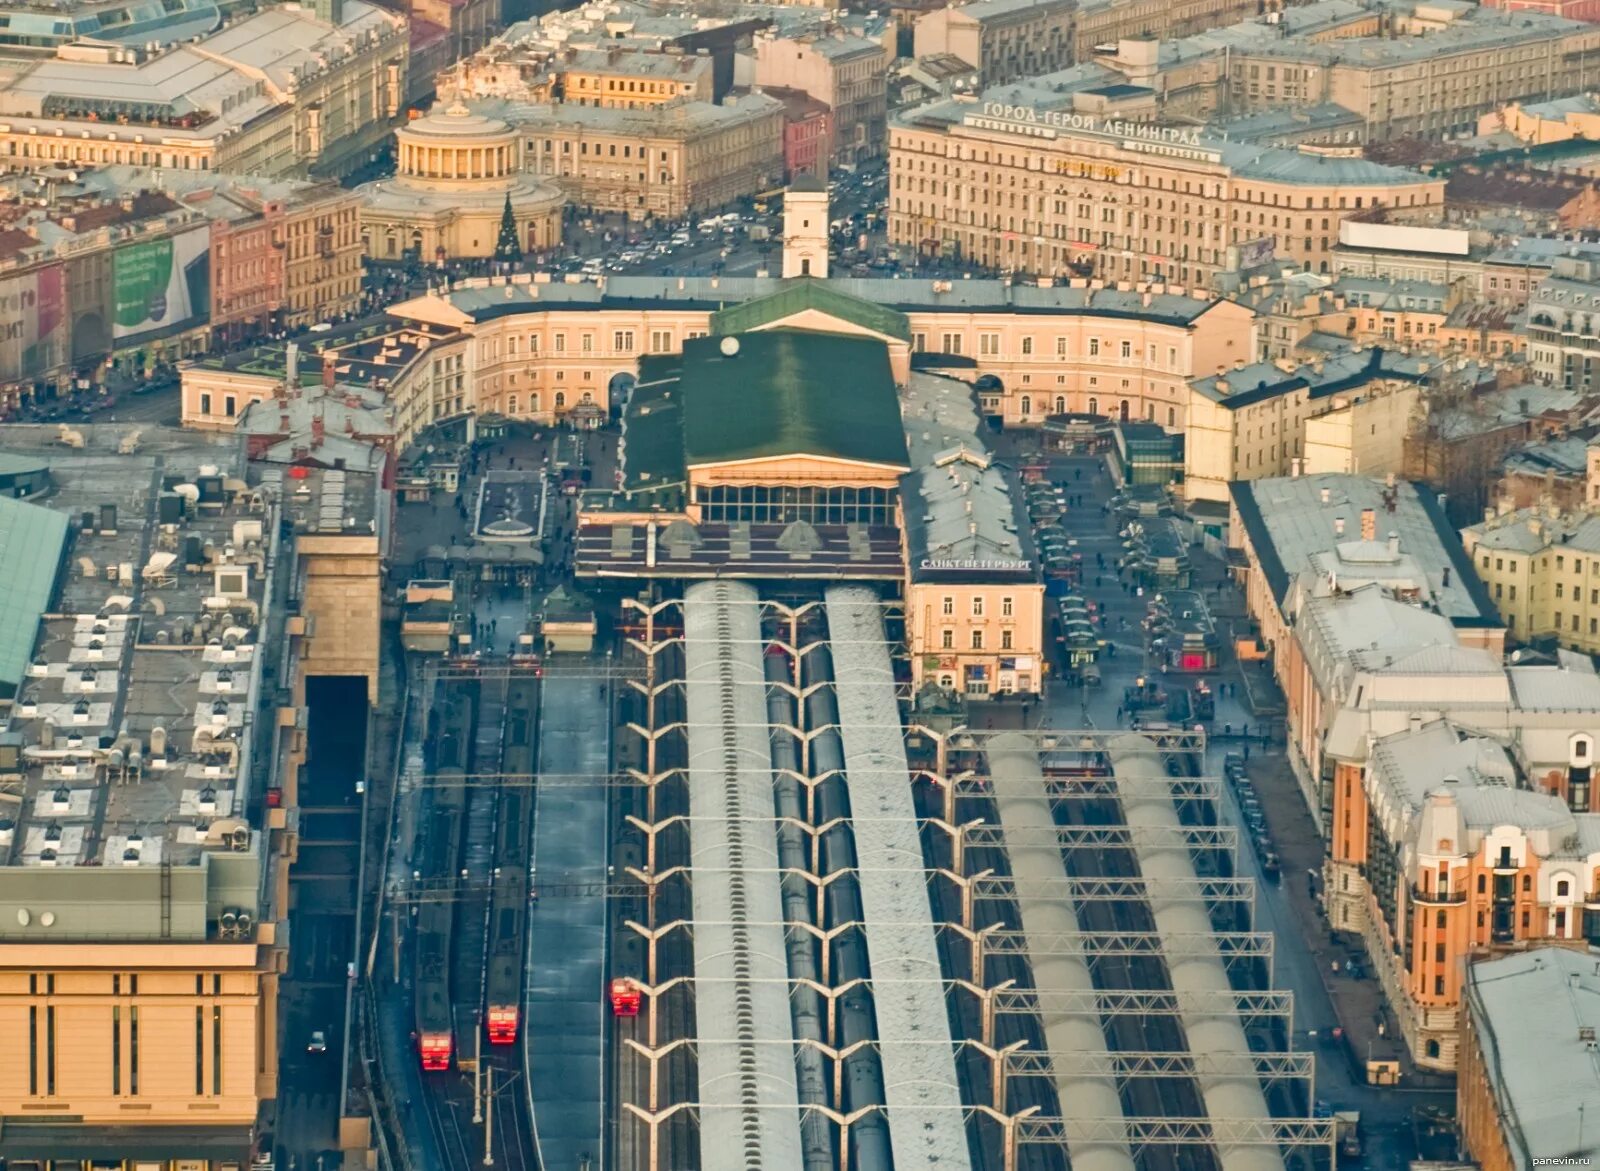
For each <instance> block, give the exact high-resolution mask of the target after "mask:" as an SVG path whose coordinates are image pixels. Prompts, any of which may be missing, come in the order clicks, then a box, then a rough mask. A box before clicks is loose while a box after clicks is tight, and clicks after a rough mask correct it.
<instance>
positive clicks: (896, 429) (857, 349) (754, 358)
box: [680, 331, 907, 470]
mask: <svg viewBox="0 0 1600 1171" xmlns="http://www.w3.org/2000/svg"><path fill="white" fill-rule="evenodd" d="M680 385H681V386H682V388H683V399H682V403H681V409H682V411H683V445H684V456H685V460H686V462H687V463H688V465H689V466H690V467H691V468H692V467H695V466H696V465H702V464H715V463H726V462H730V461H735V460H752V459H768V458H781V457H784V456H792V455H807V456H823V457H826V458H832V459H840V460H847V461H849V462H852V463H868V464H877V465H881V466H887V467H891V468H899V469H902V470H904V469H905V468H906V466H907V457H906V439H905V432H904V430H903V429H902V428H901V425H900V403H899V399H898V398H897V397H896V395H895V389H894V375H893V373H892V372H891V371H890V369H889V355H888V351H887V349H886V348H885V346H884V343H883V342H881V341H879V340H877V339H876V338H860V337H844V336H840V335H835V334H820V333H790V332H787V331H774V332H770V333H748V334H742V335H741V336H739V337H738V338H736V339H730V338H694V339H691V340H689V341H687V342H685V343H684V347H683V375H682V381H681V383H680Z"/></svg>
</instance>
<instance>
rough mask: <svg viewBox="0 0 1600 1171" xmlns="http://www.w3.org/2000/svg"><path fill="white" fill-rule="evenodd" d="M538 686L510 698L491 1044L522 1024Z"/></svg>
mask: <svg viewBox="0 0 1600 1171" xmlns="http://www.w3.org/2000/svg"><path fill="white" fill-rule="evenodd" d="M537 711H538V685H537V684H536V683H535V682H534V681H533V680H531V679H519V680H514V681H513V682H512V683H511V686H510V689H509V691H508V693H507V695H506V715H505V720H506V722H505V740H504V746H503V748H502V750H501V766H500V771H501V772H502V773H503V774H504V783H503V784H502V785H501V787H500V803H499V809H498V811H497V824H496V827H495V853H494V867H495V869H494V890H493V893H492V896H491V903H490V907H489V973H488V979H487V981H486V982H485V988H484V996H485V1000H486V1003H485V1004H484V1012H483V1019H484V1024H485V1026H486V1027H487V1029H488V1031H489V1044H491V1045H511V1044H514V1043H515V1042H516V1040H517V1029H518V1026H519V1024H520V1023H521V1019H522V972H523V968H524V966H525V964H526V954H525V949H526V938H527V925H528V851H529V849H530V846H531V843H532V838H533V816H532V815H533V788H532V781H533V771H534V738H535V727H536V723H535V718H536V713H537Z"/></svg>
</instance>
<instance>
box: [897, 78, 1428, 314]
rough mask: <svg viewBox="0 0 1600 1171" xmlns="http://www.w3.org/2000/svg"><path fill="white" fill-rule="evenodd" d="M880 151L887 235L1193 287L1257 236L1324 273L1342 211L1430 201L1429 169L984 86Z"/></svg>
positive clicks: (984, 259) (1026, 263) (1006, 267)
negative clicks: (1265, 143)
mask: <svg viewBox="0 0 1600 1171" xmlns="http://www.w3.org/2000/svg"><path fill="white" fill-rule="evenodd" d="M889 153H890V161H889V166H890V190H889V238H890V240H891V241H892V242H893V243H895V244H899V245H902V246H905V247H909V248H914V249H916V250H918V251H920V252H922V253H924V254H928V255H943V256H951V257H956V258H959V259H961V260H963V261H971V262H975V263H978V264H982V265H984V266H986V267H990V268H996V269H1000V270H1002V271H1011V272H1023V273H1030V274H1040V275H1046V276H1061V275H1065V274H1073V273H1080V274H1081V273H1086V272H1093V273H1094V274H1095V275H1096V276H1099V277H1101V278H1102V279H1105V280H1108V281H1109V280H1117V281H1133V280H1154V281H1166V282H1171V283H1175V284H1179V285H1183V286H1187V287H1191V288H1205V287H1206V286H1207V285H1208V283H1209V282H1210V281H1211V280H1212V279H1213V278H1214V277H1215V276H1216V275H1217V274H1218V273H1219V272H1222V271H1226V270H1228V269H1230V268H1232V267H1233V266H1234V264H1235V263H1236V261H1235V259H1234V258H1235V257H1236V256H1237V251H1236V250H1237V249H1239V248H1241V247H1248V246H1251V245H1252V244H1253V243H1255V242H1258V241H1263V240H1267V239H1273V240H1274V242H1275V243H1274V247H1275V253H1276V255H1277V257H1278V258H1280V259H1283V260H1288V261H1291V262H1293V263H1296V264H1299V265H1300V266H1302V267H1304V268H1308V269H1311V270H1312V271H1323V272H1326V271H1327V270H1328V266H1329V261H1330V258H1331V255H1332V249H1333V246H1334V245H1335V244H1336V243H1337V241H1338V235H1339V224H1340V222H1341V221H1342V220H1343V219H1344V218H1345V217H1346V216H1348V215H1351V214H1353V213H1356V212H1362V211H1370V210H1371V209H1372V208H1374V207H1387V208H1392V209H1396V210H1404V211H1405V212H1406V214H1408V215H1430V214H1438V213H1440V212H1442V209H1443V203H1444V183H1443V181H1442V180H1440V179H1431V178H1428V177H1426V176H1423V175H1421V174H1418V173H1416V172H1413V171H1407V170H1402V169H1400V168H1396V167H1385V166H1380V165H1378V164H1376V163H1371V162H1368V161H1366V160H1365V159H1360V158H1347V157H1336V156H1333V155H1329V154H1326V153H1322V152H1320V151H1319V150H1318V149H1317V148H1312V147H1305V148H1301V149H1300V150H1296V151H1291V150H1284V149H1281V148H1273V147H1258V146H1250V145H1246V144H1240V143H1230V142H1225V141H1220V140H1213V139H1211V138H1209V137H1207V136H1206V135H1205V134H1204V133H1203V132H1201V131H1199V130H1196V129H1193V128H1189V127H1175V126H1160V125H1155V124H1144V123H1137V122H1130V121H1127V120H1124V119H1119V118H1107V117H1104V116H1102V115H1099V114H1094V113H1074V112H1073V111H1072V110H1071V109H1070V108H1069V109H1061V108H1054V107H1051V108H1043V107H1036V106H1033V105H1014V104H1011V103H1009V102H1004V101H996V100H993V99H992V98H985V99H981V100H977V101H971V102H967V101H947V102H941V103H936V104H934V105H931V106H925V107H922V108H920V109H917V110H913V111H910V112H908V113H906V114H902V115H900V116H899V117H898V118H897V119H896V120H895V122H894V123H893V124H892V125H891V126H890V129H889Z"/></svg>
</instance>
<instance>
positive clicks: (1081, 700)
mask: <svg viewBox="0 0 1600 1171" xmlns="http://www.w3.org/2000/svg"><path fill="white" fill-rule="evenodd" d="M1023 442H1028V443H1031V442H1032V439H1031V437H1028V438H1026V439H1025V440H1023ZM1000 446H1001V447H1002V448H1003V449H1007V450H1010V449H1014V448H1016V447H1018V446H1019V443H1018V440H1017V439H1015V438H1014V437H1012V436H1005V437H1003V438H1002V439H1001V441H1000ZM1049 475H1050V477H1051V479H1052V480H1054V481H1056V482H1057V483H1059V484H1061V485H1062V487H1063V488H1064V490H1066V491H1067V492H1069V493H1071V494H1073V495H1081V496H1082V497H1083V502H1082V504H1080V505H1079V506H1078V507H1077V508H1072V509H1069V510H1068V512H1067V514H1066V515H1065V516H1064V517H1062V519H1061V522H1060V524H1061V527H1062V528H1063V529H1065V530H1066V532H1067V533H1068V535H1069V538H1071V539H1074V540H1076V542H1077V548H1078V550H1079V551H1080V552H1081V553H1082V555H1083V562H1084V567H1085V569H1084V575H1083V577H1084V582H1083V586H1082V588H1081V590H1080V592H1081V593H1082V594H1083V596H1085V597H1086V598H1087V599H1089V600H1090V601H1092V602H1094V603H1096V604H1097V605H1098V606H1099V607H1100V613H1101V614H1102V615H1103V618H1102V623H1103V625H1102V627H1101V630H1102V636H1103V637H1105V638H1106V639H1108V640H1109V641H1110V642H1112V643H1113V644H1114V645H1115V647H1116V654H1115V657H1112V656H1110V655H1108V654H1102V655H1101V657H1100V659H1099V666H1100V668H1101V672H1102V677H1103V680H1104V682H1103V683H1102V685H1101V686H1099V687H1080V686H1072V685H1068V684H1066V683H1064V682H1051V683H1050V684H1048V686H1047V694H1046V699H1045V702H1044V704H1043V705H1042V708H1041V709H1040V711H1039V712H1038V713H1036V716H1035V718H1037V719H1038V720H1039V721H1040V722H1044V723H1047V724H1049V725H1051V726H1054V727H1059V728H1073V727H1084V726H1088V727H1095V728H1109V727H1114V726H1117V725H1118V724H1122V725H1126V724H1127V723H1128V717H1127V715H1126V713H1124V712H1121V711H1120V707H1121V702H1122V696H1123V688H1124V687H1127V686H1130V685H1132V684H1133V682H1134V680H1135V679H1137V678H1138V677H1140V676H1141V675H1146V676H1148V675H1149V674H1150V673H1151V672H1152V671H1154V673H1155V675H1157V676H1160V672H1159V669H1158V668H1156V667H1155V666H1154V664H1153V663H1152V662H1151V661H1150V660H1149V659H1148V658H1147V656H1146V652H1145V647H1144V632H1143V630H1142V629H1141V628H1140V621H1141V620H1142V619H1143V618H1144V616H1145V614H1146V607H1147V605H1148V602H1149V600H1150V598H1149V594H1148V591H1146V593H1145V595H1144V596H1140V595H1139V594H1138V593H1136V592H1135V593H1130V592H1129V591H1128V590H1127V589H1126V588H1125V587H1124V585H1123V583H1122V580H1121V579H1120V578H1119V576H1118V573H1117V570H1116V567H1115V566H1116V560H1117V558H1118V557H1119V556H1120V555H1121V553H1122V541H1121V538H1119V537H1118V536H1117V535H1116V532H1115V525H1116V523H1117V522H1116V518H1115V517H1114V516H1112V515H1108V514H1107V513H1106V512H1104V511H1102V507H1103V506H1104V505H1106V504H1107V503H1108V502H1109V501H1110V499H1111V498H1112V496H1113V494H1114V489H1113V484H1112V481H1111V477H1110V474H1109V472H1108V471H1107V468H1106V462H1105V460H1104V459H1102V458H1101V457H1098V456H1072V457H1063V458H1056V459H1053V460H1051V461H1050V472H1049ZM1188 552H1189V556H1190V559H1191V563H1192V565H1193V583H1194V588H1196V589H1199V590H1202V591H1203V592H1204V593H1205V596H1206V599H1207V602H1208V604H1209V605H1210V607H1211V610H1212V615H1213V617H1214V618H1216V619H1217V626H1218V629H1219V631H1226V630H1228V629H1229V628H1230V625H1232V624H1233V623H1237V625H1238V627H1239V628H1240V629H1241V630H1242V629H1243V628H1244V626H1245V623H1244V617H1243V615H1244V606H1243V599H1242V596H1241V595H1240V593H1239V591H1238V590H1237V589H1236V588H1234V586H1233V585H1232V584H1230V583H1228V582H1227V579H1226V576H1225V574H1224V571H1223V568H1222V565H1221V563H1220V562H1218V561H1217V560H1216V559H1215V558H1213V557H1211V556H1209V555H1208V554H1207V553H1206V552H1205V551H1204V550H1203V549H1201V548H1200V547H1198V546H1191V547H1190V549H1189V550H1188ZM1097 555H1098V556H1099V557H1100V558H1103V559H1104V566H1103V567H1101V566H1099V565H1098V564H1097ZM1097 576H1098V577H1099V579H1100V584H1099V585H1096V577H1097ZM1230 620H1231V621H1230ZM1161 678H1162V681H1163V683H1164V684H1166V685H1167V686H1169V687H1170V686H1174V685H1176V684H1177V681H1178V680H1180V679H1183V680H1185V681H1190V678H1191V677H1185V676H1172V677H1170V678H1168V677H1164V676H1163V677H1161ZM1204 678H1205V679H1207V681H1208V682H1209V683H1210V684H1211V688H1212V691H1213V693H1214V695H1215V696H1216V708H1217V710H1216V717H1215V719H1214V720H1213V721H1212V723H1211V725H1210V728H1211V731H1212V736H1211V738H1210V739H1209V741H1208V747H1207V753H1206V768H1205V771H1206V773H1207V774H1208V775H1213V776H1220V775H1221V774H1222V772H1223V758H1224V756H1225V755H1227V754H1228V753H1230V752H1239V751H1241V745H1240V743H1239V741H1238V739H1237V737H1234V738H1229V737H1227V736H1218V735H1217V734H1216V733H1218V732H1220V731H1221V730H1222V729H1223V728H1224V727H1225V726H1227V725H1231V726H1232V728H1233V729H1234V730H1235V731H1237V730H1239V729H1242V728H1243V727H1245V726H1246V725H1249V726H1250V734H1251V737H1252V738H1255V737H1258V736H1259V735H1260V733H1259V732H1258V731H1257V730H1256V729H1257V727H1259V726H1260V723H1259V718H1258V716H1257V714H1256V712H1255V711H1254V710H1253V709H1252V708H1251V707H1249V706H1248V697H1249V687H1248V686H1246V685H1245V679H1244V675H1243V673H1242V672H1241V670H1240V666H1239V663H1238V662H1237V660H1236V659H1235V657H1234V655H1233V653H1232V647H1231V646H1227V647H1225V649H1224V653H1223V658H1222V661H1221V663H1220V666H1219V669H1218V670H1216V671H1212V672H1206V673H1205V675H1204ZM1257 679H1258V676H1257V675H1255V674H1252V676H1251V680H1252V681H1256V680H1257ZM1224 684H1227V685H1228V687H1227V689H1226V694H1224V688H1223V686H1222V685H1224ZM1257 686H1258V687H1259V683H1257ZM1272 698H1273V699H1274V700H1275V699H1276V697H1275V696H1274V697H1272ZM1251 751H1252V755H1251V758H1250V766H1251V774H1252V776H1253V777H1254V778H1255V779H1256V784H1257V789H1258V791H1260V792H1262V793H1263V794H1265V793H1267V792H1269V791H1273V792H1275V793H1276V794H1277V797H1278V800H1279V801H1280V802H1281V803H1283V804H1287V803H1288V802H1289V801H1290V800H1294V801H1299V800H1300V798H1299V789H1298V786H1297V785H1296V784H1295V782H1294V779H1293V777H1292V776H1291V775H1290V773H1289V769H1288V764H1287V762H1286V761H1285V759H1284V757H1283V755H1282V753H1283V745H1282V734H1281V727H1280V729H1279V730H1277V731H1274V733H1273V735H1272V740H1271V744H1270V745H1269V747H1268V748H1267V749H1266V750H1265V751H1263V750H1262V749H1261V746H1260V741H1259V740H1256V741H1255V745H1254V747H1253V749H1252V750H1251ZM1223 792H1224V797H1223V805H1222V814H1223V817H1224V819H1225V821H1226V823H1228V824H1231V825H1233V826H1235V827H1237V828H1238V829H1239V843H1240V844H1239V850H1238V854H1237V858H1238V866H1239V873H1240V874H1241V875H1244V876H1247V877H1251V878H1254V879H1255V880H1256V884H1257V885H1256V908H1257V924H1258V928H1257V929H1258V930H1263V931H1271V932H1272V933H1273V934H1274V936H1275V937H1276V951H1275V955H1274V959H1273V973H1274V977H1273V982H1274V985H1275V986H1276V987H1278V988H1280V989H1284V990H1287V991H1290V992H1292V993H1293V994H1294V1003H1295V1018H1294V1020H1295V1024H1294V1027H1295V1037H1296V1041H1295V1045H1296V1047H1297V1048H1307V1049H1312V1050H1314V1051H1315V1052H1316V1053H1317V1058H1318V1060H1317V1080H1316V1085H1317V1094H1318V1097H1319V1098H1320V1099H1321V1100H1322V1101H1324V1102H1326V1103H1327V1104H1328V1105H1329V1106H1330V1107H1331V1108H1333V1109H1355V1110H1360V1111H1361V1112H1362V1118H1363V1128H1364V1130H1366V1132H1367V1133H1368V1135H1369V1136H1370V1137H1371V1138H1372V1140H1373V1141H1372V1144H1371V1145H1372V1150H1373V1151H1374V1154H1373V1156H1372V1157H1371V1158H1369V1160H1368V1165H1369V1166H1371V1167H1373V1168H1381V1169H1385V1171H1393V1169H1395V1168H1399V1167H1402V1166H1404V1165H1405V1164H1406V1160H1407V1158H1408V1156H1407V1154H1406V1152H1407V1151H1408V1150H1409V1149H1410V1146H1411V1143H1412V1138H1411V1133H1410V1111H1411V1109H1412V1107H1413V1106H1414V1105H1418V1104H1421V1103H1424V1102H1431V1103H1440V1102H1443V1101H1447V1100H1449V1098H1450V1095H1449V1094H1439V1093H1418V1092H1404V1091H1402V1092H1397V1091H1396V1090H1394V1089H1391V1088H1388V1087H1375V1086H1369V1085H1366V1084H1365V1082H1364V1081H1363V1080H1361V1078H1360V1077H1359V1075H1358V1073H1357V1071H1356V1070H1355V1069H1353V1068H1352V1063H1351V1061H1349V1060H1347V1059H1346V1055H1345V1052H1344V1051H1343V1050H1342V1049H1340V1048H1333V1047H1329V1042H1330V1041H1331V1034H1332V1031H1333V1029H1334V1027H1335V1026H1337V1025H1340V1024H1341V1023H1342V1022H1341V1020H1340V1018H1339V1016H1338V1013H1337V1011H1336V1009H1335V1003H1334V1000H1333V998H1332V997H1330V995H1329V991H1328V985H1327V983H1326V978H1325V972H1324V964H1325V961H1324V960H1323V959H1322V958H1321V952H1322V951H1323V950H1326V948H1325V945H1326V928H1325V925H1323V923H1322V922H1321V921H1319V920H1317V919H1316V918H1315V917H1314V916H1311V915H1309V914H1308V911H1309V907H1308V906H1306V905H1305V904H1304V903H1303V901H1301V900H1298V899H1297V898H1296V897H1294V896H1295V894H1296V893H1297V892H1298V891H1299V890H1300V889H1301V888H1303V887H1304V885H1305V883H1304V875H1303V866H1302V869H1301V870H1293V869H1290V870H1288V871H1287V874H1286V877H1285V878H1284V880H1283V881H1282V882H1281V883H1280V882H1276V881H1271V880H1269V879H1268V878H1267V877H1266V875H1264V874H1263V872H1262V870H1261V864H1260V859H1259V858H1258V857H1257V856H1256V851H1255V850H1254V849H1252V848H1251V845H1250V840H1249V839H1250V833H1249V830H1248V828H1247V827H1246V825H1245V822H1244V818H1243V816H1242V814H1241V811H1240V808H1239V805H1238V802H1237V800H1236V799H1235V796H1234V794H1233V791H1232V789H1231V787H1230V786H1227V785H1224V786H1223ZM1301 808H1302V811H1303V805H1302V807H1301ZM1303 816H1304V820H1305V823H1306V824H1307V825H1309V824H1310V818H1309V814H1308V813H1304V814H1303ZM1283 820H1286V818H1285V817H1284V816H1283V815H1277V816H1274V818H1273V829H1274V831H1277V829H1278V824H1279V823H1280V822H1281V821H1283ZM1308 844H1309V847H1310V848H1312V849H1316V850H1318V851H1320V849H1321V844H1320V840H1315V839H1313V840H1311V841H1310V842H1309V843H1308ZM1318 868H1319V870H1320V862H1318ZM1295 884H1298V886H1296V885H1295ZM1297 904H1298V905H1297ZM1319 937H1320V938H1319ZM1319 943H1320V944H1321V945H1322V946H1321V947H1318V944H1319ZM1344 979H1345V980H1346V982H1347V983H1348V982H1349V978H1348V977H1344ZM1376 987H1377V986H1376V982H1375V981H1372V980H1368V981H1366V988H1365V989H1364V990H1363V991H1370V992H1375V991H1376ZM1369 1011H1370V1010H1369Z"/></svg>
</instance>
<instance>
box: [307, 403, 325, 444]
mask: <svg viewBox="0 0 1600 1171" xmlns="http://www.w3.org/2000/svg"><path fill="white" fill-rule="evenodd" d="M327 437H328V425H327V423H325V422H324V421H323V419H322V413H321V412H320V411H319V412H317V414H316V416H315V417H314V418H313V419H312V420H311V446H312V447H321V446H322V441H323V440H324V439H326V438H327Z"/></svg>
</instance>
